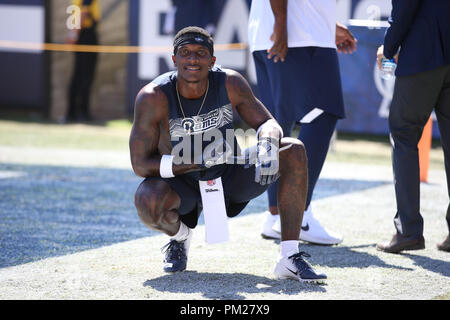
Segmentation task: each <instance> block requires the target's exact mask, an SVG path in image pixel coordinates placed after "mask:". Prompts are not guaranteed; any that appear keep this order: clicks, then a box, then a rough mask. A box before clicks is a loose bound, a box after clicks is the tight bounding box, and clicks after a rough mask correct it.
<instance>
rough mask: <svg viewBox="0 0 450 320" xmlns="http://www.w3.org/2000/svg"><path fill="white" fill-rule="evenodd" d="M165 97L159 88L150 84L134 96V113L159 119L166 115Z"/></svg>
mask: <svg viewBox="0 0 450 320" xmlns="http://www.w3.org/2000/svg"><path fill="white" fill-rule="evenodd" d="M167 110H168V109H167V97H166V95H165V93H164V92H163V91H162V90H161V88H160V87H159V86H158V85H157V84H155V83H153V82H150V83H149V84H147V85H146V86H145V87H143V88H142V89H141V90H140V91H139V93H138V94H137V96H136V104H135V112H137V113H151V114H153V115H154V116H156V117H161V116H163V115H164V114H166V113H167Z"/></svg>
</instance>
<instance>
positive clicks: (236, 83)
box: [223, 69, 253, 96]
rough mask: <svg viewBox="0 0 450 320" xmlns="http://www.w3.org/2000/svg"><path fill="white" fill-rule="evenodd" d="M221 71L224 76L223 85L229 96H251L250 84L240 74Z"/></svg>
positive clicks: (227, 70) (233, 71) (230, 70)
mask: <svg viewBox="0 0 450 320" xmlns="http://www.w3.org/2000/svg"><path fill="white" fill-rule="evenodd" d="M223 71H224V72H225V74H226V80H225V85H226V87H227V92H228V95H229V96H230V95H232V96H236V95H237V96H251V95H253V93H252V90H251V87H250V84H249V83H248V81H247V80H246V79H245V78H244V76H243V75H242V74H240V73H239V72H237V71H235V70H232V69H223Z"/></svg>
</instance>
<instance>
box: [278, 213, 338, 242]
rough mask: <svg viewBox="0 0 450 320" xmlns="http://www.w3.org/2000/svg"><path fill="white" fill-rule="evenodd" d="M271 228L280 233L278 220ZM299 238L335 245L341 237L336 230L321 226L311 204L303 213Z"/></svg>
mask: <svg viewBox="0 0 450 320" xmlns="http://www.w3.org/2000/svg"><path fill="white" fill-rule="evenodd" d="M272 229H273V230H274V231H275V232H278V233H280V234H281V225H280V220H279V219H278V221H277V222H275V224H274V225H273V227H272ZM299 239H300V240H302V241H306V242H310V243H313V244H321V245H335V244H339V243H341V242H342V240H343V237H342V235H340V234H339V233H337V232H333V231H330V230H328V229H326V228H325V227H323V226H322V225H321V224H320V222H319V221H318V220H317V219H316V218H315V217H314V216H313V214H312V210H311V205H310V206H309V208H308V210H306V211H305V213H304V214H303V222H302V229H301V230H300V237H299Z"/></svg>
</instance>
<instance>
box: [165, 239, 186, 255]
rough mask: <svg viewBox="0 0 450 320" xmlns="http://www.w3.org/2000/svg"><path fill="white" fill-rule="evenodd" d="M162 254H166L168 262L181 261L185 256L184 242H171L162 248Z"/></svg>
mask: <svg viewBox="0 0 450 320" xmlns="http://www.w3.org/2000/svg"><path fill="white" fill-rule="evenodd" d="M161 252H162V253H165V254H166V259H167V260H173V259H181V257H182V256H183V255H184V254H185V249H184V241H176V240H170V242H169V243H167V244H166V245H165V246H163V247H162V248H161Z"/></svg>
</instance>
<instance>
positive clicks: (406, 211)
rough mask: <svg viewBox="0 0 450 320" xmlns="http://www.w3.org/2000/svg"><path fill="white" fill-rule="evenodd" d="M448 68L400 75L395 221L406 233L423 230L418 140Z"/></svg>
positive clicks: (392, 118) (394, 138) (394, 107)
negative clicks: (445, 70)
mask: <svg viewBox="0 0 450 320" xmlns="http://www.w3.org/2000/svg"><path fill="white" fill-rule="evenodd" d="M444 78H445V72H444V70H443V68H438V69H435V70H432V71H428V72H422V73H418V74H414V75H411V76H403V77H398V78H397V79H396V82H395V88H394V96H393V99H392V104H391V109H390V112H389V130H390V134H391V143H392V164H393V171H394V184H395V197H396V201H397V213H396V215H395V218H394V225H395V228H396V229H397V232H398V233H400V234H402V235H403V236H406V237H409V236H412V237H414V236H419V235H422V233H423V218H422V216H421V214H420V172H419V170H420V169H419V154H418V148H417V144H418V142H419V140H420V138H421V136H422V132H423V128H424V126H425V124H426V123H427V121H428V119H429V117H430V114H431V112H432V111H433V108H434V107H435V106H436V104H437V102H438V98H439V95H440V92H441V88H442V86H443V83H444Z"/></svg>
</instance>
